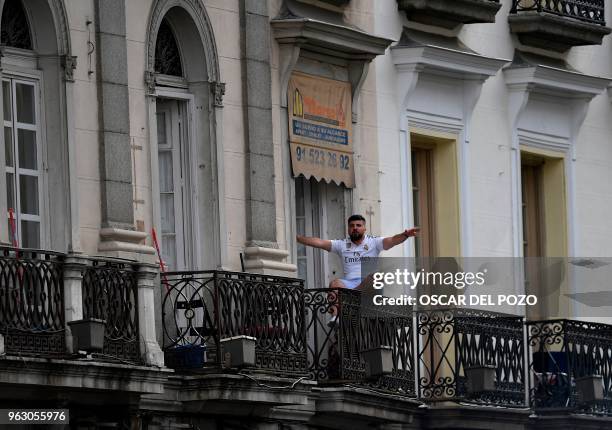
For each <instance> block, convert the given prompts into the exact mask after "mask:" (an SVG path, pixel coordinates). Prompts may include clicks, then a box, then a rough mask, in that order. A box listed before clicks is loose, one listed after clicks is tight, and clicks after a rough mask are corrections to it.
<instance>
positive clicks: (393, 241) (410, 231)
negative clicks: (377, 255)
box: [383, 227, 419, 251]
mask: <svg viewBox="0 0 612 430" xmlns="http://www.w3.org/2000/svg"><path fill="white" fill-rule="evenodd" d="M418 232H419V228H418V227H413V228H407V229H406V230H404V231H403V232H401V233H398V234H396V235H394V236H389V237H385V238H384V239H383V249H384V250H385V251H386V250H387V249H391V248H393V247H394V246H396V245H399V244H400V243H403V242H404V241H405V240H406V239H408V238H409V237H413V236H416V235H417V234H418Z"/></svg>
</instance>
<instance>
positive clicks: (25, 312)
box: [0, 247, 66, 356]
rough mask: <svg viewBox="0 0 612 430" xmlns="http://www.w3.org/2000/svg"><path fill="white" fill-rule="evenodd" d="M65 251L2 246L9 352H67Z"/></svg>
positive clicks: (0, 293)
mask: <svg viewBox="0 0 612 430" xmlns="http://www.w3.org/2000/svg"><path fill="white" fill-rule="evenodd" d="M63 260H64V255H63V254H59V253H55V252H49V251H39V250H16V249H14V248H8V247H0V334H1V335H3V336H4V344H5V351H6V353H7V354H17V355H40V354H42V355H46V356H61V355H64V354H65V353H66V342H65V318H64V288H63Z"/></svg>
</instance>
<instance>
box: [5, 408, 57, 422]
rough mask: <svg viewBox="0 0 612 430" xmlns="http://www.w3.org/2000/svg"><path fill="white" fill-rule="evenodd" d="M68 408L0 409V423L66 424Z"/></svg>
mask: <svg viewBox="0 0 612 430" xmlns="http://www.w3.org/2000/svg"><path fill="white" fill-rule="evenodd" d="M68 422H69V412H68V409H0V424H68Z"/></svg>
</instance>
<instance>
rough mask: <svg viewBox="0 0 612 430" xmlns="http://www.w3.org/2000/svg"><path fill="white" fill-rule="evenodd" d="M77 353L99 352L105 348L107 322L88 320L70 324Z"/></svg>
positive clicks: (94, 319)
mask: <svg viewBox="0 0 612 430" xmlns="http://www.w3.org/2000/svg"><path fill="white" fill-rule="evenodd" d="M68 326H70V331H71V332H72V338H73V339H74V346H75V349H76V350H77V351H87V352H97V351H102V349H103V348H104V330H105V327H106V320H101V319H96V318H88V319H82V320H76V321H70V322H68Z"/></svg>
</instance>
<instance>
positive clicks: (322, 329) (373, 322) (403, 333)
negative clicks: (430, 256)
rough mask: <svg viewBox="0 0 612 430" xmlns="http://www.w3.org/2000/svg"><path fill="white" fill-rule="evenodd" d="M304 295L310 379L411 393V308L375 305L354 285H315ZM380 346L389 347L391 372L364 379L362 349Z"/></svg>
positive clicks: (413, 394)
mask: <svg viewBox="0 0 612 430" xmlns="http://www.w3.org/2000/svg"><path fill="white" fill-rule="evenodd" d="M304 294H305V298H304V305H305V307H306V309H305V310H306V323H307V336H308V339H307V346H308V372H309V376H310V378H311V379H313V380H317V381H319V382H326V383H330V382H345V383H346V382H348V383H353V384H358V385H366V386H368V387H370V388H372V389H376V390H380V391H387V392H393V393H396V394H402V395H406V396H410V397H416V395H415V389H414V360H413V353H414V348H413V341H412V340H413V335H412V329H413V325H412V313H411V310H410V309H406V308H404V309H406V310H405V311H404V312H401V311H392V310H390V309H388V307H379V306H374V305H372V304H371V302H368V298H367V297H363V296H362V294H361V292H359V291H354V290H346V289H340V290H330V289H316V290H306V291H305V292H304ZM400 309H401V308H400ZM332 314H337V318H335V319H334V318H333V316H332ZM381 346H384V347H390V348H391V355H392V363H393V369H392V372H391V373H390V374H388V375H384V376H379V377H374V378H368V377H367V375H366V362H365V361H364V354H363V353H364V351H367V350H371V349H374V348H379V347H381Z"/></svg>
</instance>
